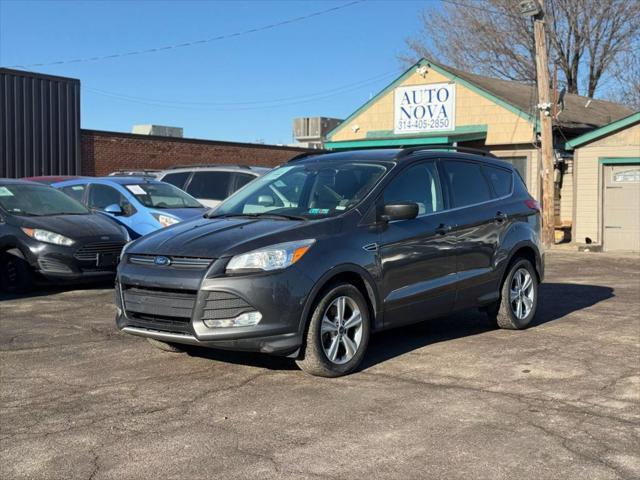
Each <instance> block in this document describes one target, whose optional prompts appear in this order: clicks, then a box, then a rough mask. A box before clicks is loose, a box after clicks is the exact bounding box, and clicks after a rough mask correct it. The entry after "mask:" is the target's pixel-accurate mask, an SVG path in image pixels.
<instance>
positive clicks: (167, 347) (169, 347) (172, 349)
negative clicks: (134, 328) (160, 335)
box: [147, 338, 184, 353]
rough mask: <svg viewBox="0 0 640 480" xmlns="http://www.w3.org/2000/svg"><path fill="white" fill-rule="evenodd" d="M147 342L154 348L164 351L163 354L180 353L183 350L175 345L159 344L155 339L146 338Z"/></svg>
mask: <svg viewBox="0 0 640 480" xmlns="http://www.w3.org/2000/svg"><path fill="white" fill-rule="evenodd" d="M147 342H149V343H150V344H151V345H153V346H154V347H156V348H158V349H160V350H164V351H165V352H171V353H182V352H184V350H183V349H182V348H181V347H180V346H179V345H178V344H176V343H169V342H161V341H160V340H156V339H155V338H147Z"/></svg>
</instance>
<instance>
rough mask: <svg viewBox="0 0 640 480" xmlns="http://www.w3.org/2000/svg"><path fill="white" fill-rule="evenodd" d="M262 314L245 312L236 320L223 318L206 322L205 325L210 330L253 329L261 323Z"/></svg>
mask: <svg viewBox="0 0 640 480" xmlns="http://www.w3.org/2000/svg"><path fill="white" fill-rule="evenodd" d="M260 320H262V314H261V313H260V312H245V313H242V314H240V315H238V316H237V317H236V318H223V319H220V320H204V324H205V325H206V326H207V327H210V328H224V327H253V326H255V325H257V324H258V323H260Z"/></svg>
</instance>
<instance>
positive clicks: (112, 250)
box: [73, 242, 124, 262]
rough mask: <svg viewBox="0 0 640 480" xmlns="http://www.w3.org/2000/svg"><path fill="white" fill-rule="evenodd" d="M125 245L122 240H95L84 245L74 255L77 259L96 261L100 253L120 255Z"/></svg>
mask: <svg viewBox="0 0 640 480" xmlns="http://www.w3.org/2000/svg"><path fill="white" fill-rule="evenodd" d="M122 247H124V243H122V242H95V243H87V244H85V245H82V246H81V247H80V248H78V250H76V253H75V254H74V255H73V256H74V257H75V258H76V259H78V260H81V261H92V262H93V261H95V260H96V259H97V257H98V254H99V253H102V254H113V255H116V256H118V255H120V252H121V251H122Z"/></svg>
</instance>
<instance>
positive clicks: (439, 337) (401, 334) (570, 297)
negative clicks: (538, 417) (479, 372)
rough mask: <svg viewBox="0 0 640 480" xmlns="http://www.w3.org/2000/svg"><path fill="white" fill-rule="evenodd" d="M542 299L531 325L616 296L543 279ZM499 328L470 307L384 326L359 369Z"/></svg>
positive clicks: (253, 362) (251, 359)
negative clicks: (392, 326) (393, 327)
mask: <svg viewBox="0 0 640 480" xmlns="http://www.w3.org/2000/svg"><path fill="white" fill-rule="evenodd" d="M539 295H540V303H539V304H538V312H537V313H536V318H535V319H534V321H533V322H532V324H531V326H530V327H529V328H535V327H537V326H539V325H542V324H545V323H549V322H552V321H555V320H559V319H561V318H563V317H564V316H566V315H568V314H570V313H572V312H576V311H579V310H582V309H585V308H588V307H590V306H592V305H595V304H596V303H599V302H601V301H603V300H606V299H608V298H612V297H613V296H614V291H613V289H612V288H610V287H603V286H599V285H581V284H574V283H544V284H542V285H540V290H539ZM495 329H497V327H496V325H495V324H493V323H492V322H491V321H490V320H489V319H488V318H487V316H486V315H485V314H484V313H482V312H479V311H478V310H468V311H465V312H459V313H456V314H453V315H449V316H446V317H442V318H434V319H431V320H426V321H423V322H419V323H415V324H412V325H408V326H405V327H399V328H395V329H390V330H385V331H383V332H380V333H377V334H375V335H373V336H372V337H371V340H370V342H369V349H368V352H367V354H366V355H365V358H364V361H363V362H362V365H361V366H360V368H359V370H362V369H366V368H369V367H372V366H374V365H376V364H378V363H382V362H384V361H386V360H389V359H392V358H394V357H397V356H400V355H404V354H406V353H409V352H411V351H413V350H417V349H419V348H423V347H426V346H428V345H431V344H434V343H438V342H445V341H448V340H454V339H457V338H463V337H467V336H470V335H478V334H480V333H484V332H488V331H491V330H495ZM186 353H187V354H188V355H191V356H194V357H200V358H208V359H211V360H217V361H221V362H230V363H234V364H241V365H247V366H253V367H259V368H266V369H269V370H296V369H297V367H296V364H295V362H294V361H293V360H292V359H290V358H286V357H278V356H271V355H265V354H260V353H250V352H234V351H226V350H213V349H207V348H200V347H193V346H189V347H187V348H186Z"/></svg>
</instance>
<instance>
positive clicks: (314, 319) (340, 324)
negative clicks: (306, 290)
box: [297, 283, 370, 377]
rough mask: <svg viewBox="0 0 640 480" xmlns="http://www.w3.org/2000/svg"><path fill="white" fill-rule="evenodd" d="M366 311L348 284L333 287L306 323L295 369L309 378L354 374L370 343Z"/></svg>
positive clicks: (360, 299)
mask: <svg viewBox="0 0 640 480" xmlns="http://www.w3.org/2000/svg"><path fill="white" fill-rule="evenodd" d="M369 334H370V321H369V308H368V305H367V302H366V300H365V299H364V297H363V295H362V294H361V293H360V290H358V289H357V288H356V287H355V286H353V285H351V284H349V283H340V284H338V285H334V286H333V287H331V288H329V289H328V290H327V291H325V293H324V294H322V295H321V298H320V300H319V301H318V302H317V304H316V306H315V308H314V310H313V312H312V314H311V320H310V322H309V329H308V331H307V335H306V343H305V346H304V347H303V352H302V356H301V358H300V359H299V360H297V364H298V366H299V367H300V368H301V369H302V370H304V371H305V372H307V373H310V374H311V375H316V376H320V377H339V376H342V375H346V374H348V373H351V372H353V371H354V370H355V369H356V368H357V367H358V365H360V362H362V359H363V357H364V354H365V351H366V349H367V345H368V343H369Z"/></svg>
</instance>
